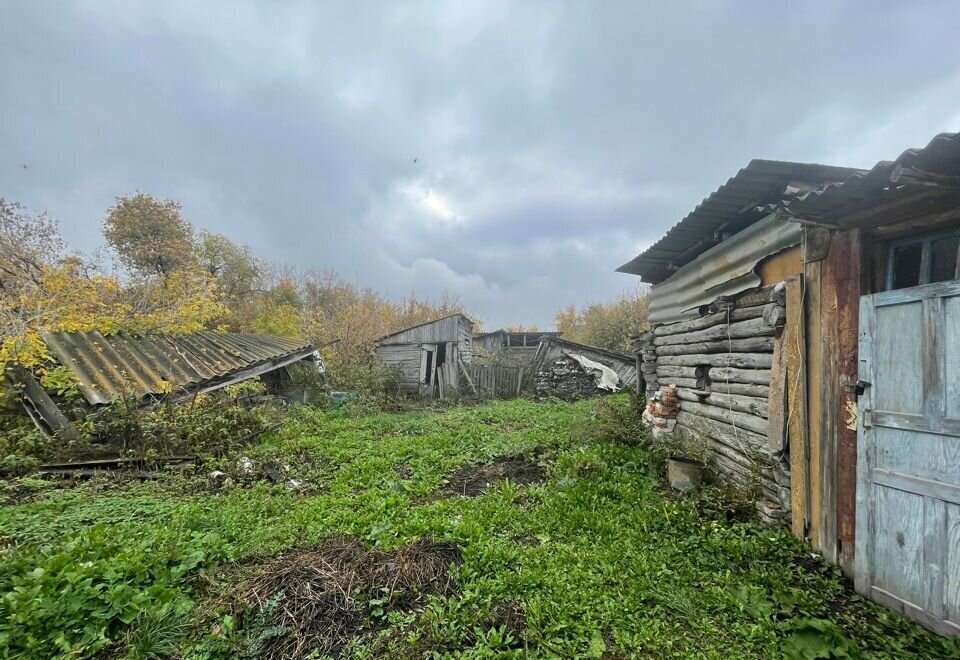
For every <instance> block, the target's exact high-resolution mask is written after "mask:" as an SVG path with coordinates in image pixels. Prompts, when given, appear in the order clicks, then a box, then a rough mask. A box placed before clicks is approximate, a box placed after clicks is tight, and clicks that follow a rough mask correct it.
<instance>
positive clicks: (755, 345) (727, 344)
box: [657, 336, 773, 355]
mask: <svg viewBox="0 0 960 660" xmlns="http://www.w3.org/2000/svg"><path fill="white" fill-rule="evenodd" d="M772 352H773V337H772V336H768V337H749V338H745V339H732V340H730V341H727V340H726V339H723V340H719V341H707V342H697V343H694V344H666V345H663V346H658V347H657V355H690V354H697V353H772Z"/></svg>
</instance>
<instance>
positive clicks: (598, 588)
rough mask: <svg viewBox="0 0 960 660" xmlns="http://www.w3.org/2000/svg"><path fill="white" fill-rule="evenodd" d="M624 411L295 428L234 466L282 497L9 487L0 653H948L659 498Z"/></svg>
mask: <svg viewBox="0 0 960 660" xmlns="http://www.w3.org/2000/svg"><path fill="white" fill-rule="evenodd" d="M627 405H628V403H627V401H626V399H622V398H621V399H617V400H615V401H613V402H612V404H611V403H610V402H605V403H597V402H583V403H577V404H563V403H555V404H534V403H530V402H527V401H513V402H505V403H490V404H486V405H483V406H479V407H472V408H458V409H452V410H449V411H426V412H411V413H404V414H359V413H352V412H351V411H349V410H341V411H335V412H327V413H321V412H311V411H307V412H300V413H298V414H297V415H295V416H294V419H292V420H291V421H290V422H288V423H287V424H286V425H285V426H284V427H283V429H282V430H281V431H279V432H277V433H276V434H274V435H273V436H272V437H270V438H269V439H268V440H267V441H266V442H265V443H264V444H263V445H261V446H258V447H256V448H255V449H251V450H250V452H248V453H247V454H246V456H249V457H250V458H251V459H252V460H253V462H254V464H255V465H256V466H261V465H266V464H270V463H276V464H277V465H278V466H280V469H281V470H282V471H283V472H284V479H287V478H289V479H295V480H297V482H298V483H297V484H295V486H296V488H295V489H291V488H288V487H287V486H286V485H283V484H276V485H274V484H271V483H270V482H269V481H268V480H266V479H263V478H261V477H260V476H258V475H259V467H258V468H255V469H254V470H252V471H251V473H250V474H247V473H246V470H244V469H239V470H238V469H237V466H236V458H238V457H234V458H233V459H232V460H230V461H222V462H221V464H219V466H218V467H220V468H221V469H222V470H223V471H224V472H225V473H227V474H228V475H229V479H230V481H232V482H234V483H233V485H232V486H229V485H228V486H227V487H223V486H221V485H215V484H211V483H210V481H209V480H208V478H207V477H206V473H207V472H209V471H210V470H211V469H212V467H211V466H209V465H207V466H205V467H204V468H203V473H202V474H199V475H189V474H171V475H170V476H169V477H166V478H163V479H160V480H157V481H153V482H147V483H139V482H128V483H115V482H107V481H97V482H90V483H87V484H84V485H81V486H78V487H75V488H72V489H66V490H64V489H54V488H52V487H50V486H48V485H45V484H44V483H42V482H36V481H30V480H28V481H25V482H20V483H15V484H14V483H8V484H6V486H5V490H4V493H5V497H7V498H8V500H10V501H11V502H20V503H11V504H8V505H7V506H4V507H2V508H0V553H2V554H0V594H2V596H0V598H2V601H0V656H2V657H23V658H49V657H57V656H60V655H62V656H63V657H85V656H96V655H98V654H100V655H102V656H103V657H139V658H146V657H186V658H194V659H201V658H232V657H258V656H259V657H283V655H284V654H285V653H290V652H291V651H290V650H291V649H292V648H294V647H295V646H296V648H300V649H302V648H305V647H310V646H311V645H312V646H313V647H314V648H316V649H318V650H317V651H315V652H314V654H313V655H312V656H310V657H323V654H324V653H325V652H326V653H328V654H331V655H340V656H343V657H391V658H392V657H424V656H426V657H431V656H459V657H490V656H493V655H497V654H507V655H510V654H512V655H513V656H514V657H525V656H533V657H606V658H619V657H653V658H661V657H681V658H687V657H704V658H749V657H797V658H816V657H898V658H899V657H923V658H940V657H960V646H958V645H957V644H956V643H952V642H947V641H945V640H941V639H939V638H937V637H935V636H933V635H931V634H928V633H926V632H925V631H924V630H923V629H922V628H919V627H918V626H916V625H914V624H912V623H910V622H908V621H906V620H905V619H903V618H901V617H899V616H897V615H894V614H892V613H890V612H888V611H886V610H884V609H882V608H879V607H876V606H874V605H872V604H870V603H866V602H864V601H863V600H861V599H860V598H858V597H856V596H855V595H853V594H852V593H851V592H850V590H849V587H848V586H847V585H846V584H845V583H844V582H843V581H842V580H841V579H840V578H839V576H838V574H837V572H836V571H834V570H833V569H831V568H829V567H826V566H824V565H822V564H821V563H819V562H818V561H816V560H815V559H812V558H811V557H810V555H809V554H808V553H806V552H805V549H804V547H803V546H802V545H801V544H799V543H797V542H796V541H794V540H793V539H792V537H791V536H789V534H787V533H786V532H784V531H781V530H771V529H765V528H761V527H759V526H756V525H754V524H752V523H748V522H742V521H740V517H739V516H736V515H730V512H731V509H730V508H729V504H728V502H727V500H726V499H725V498H723V497H721V495H720V494H718V493H717V492H714V491H712V490H708V491H705V492H703V493H701V494H698V495H696V496H688V497H678V496H674V495H672V494H670V493H668V492H666V491H665V490H664V488H663V484H662V476H661V465H660V461H659V460H658V459H657V457H656V454H655V453H654V452H652V451H651V450H650V449H649V448H647V447H645V446H644V445H642V444H624V443H620V442H612V441H610V437H611V436H616V435H623V432H622V426H620V425H621V424H622V423H623V422H622V420H623V418H624V417H625V415H623V411H624V410H625V409H626V408H627ZM498 457H499V459H500V460H498ZM504 457H509V460H504ZM285 467H288V468H289V469H285ZM504 476H507V477H510V476H512V477H513V479H512V480H511V479H509V478H508V479H505V480H503V479H502V477H504ZM488 482H490V483H491V485H490V486H489V487H487V488H485V489H483V490H482V492H480V491H481V488H482V487H483V486H484V485H485V484H486V483H488ZM520 482H523V483H520ZM298 613H299V614H298ZM298 615H299V616H300V618H299V619H297V618H296V617H297V616H298ZM291 617H292V618H291ZM831 650H832V652H833V653H834V654H836V655H835V656H831V655H830V653H831Z"/></svg>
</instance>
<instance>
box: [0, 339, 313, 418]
mask: <svg viewBox="0 0 960 660" xmlns="http://www.w3.org/2000/svg"><path fill="white" fill-rule="evenodd" d="M43 340H44V342H45V343H46V345H47V347H48V348H49V349H50V352H51V354H52V355H53V356H54V357H55V358H56V360H57V362H59V363H60V364H61V365H62V366H64V367H66V368H67V369H69V371H70V373H71V375H72V376H73V378H74V379H75V380H76V382H77V387H78V389H79V391H80V393H81V394H82V395H83V398H84V399H85V401H86V403H87V404H88V405H89V406H90V407H91V408H96V407H100V406H103V405H106V404H109V403H110V402H111V401H114V400H116V399H118V398H120V397H124V396H126V397H134V398H137V399H139V400H140V402H141V403H142V404H144V405H146V404H149V403H150V402H152V401H154V400H156V399H157V398H158V397H161V396H162V397H165V398H168V399H169V398H172V399H173V400H174V401H176V400H181V399H184V398H187V397H191V396H193V395H196V394H201V393H204V392H210V391H213V390H217V389H220V388H223V387H227V386H228V385H232V384H235V383H239V382H242V381H245V380H249V379H251V378H256V377H262V378H263V379H264V380H265V382H267V383H268V385H271V384H272V385H273V386H274V390H277V389H279V387H280V385H281V384H282V383H283V382H284V381H285V379H286V378H287V375H286V367H288V366H289V365H291V364H293V363H295V362H300V361H308V362H310V363H312V364H313V365H314V367H315V368H316V369H317V370H319V371H320V372H321V373H322V372H323V361H322V359H321V357H320V354H319V352H318V351H317V350H316V349H315V348H314V347H313V345H312V344H310V343H309V342H306V341H304V340H300V339H290V338H287V337H275V336H272V335H259V334H241V333H217V332H196V333H191V334H185V335H160V334H158V335H145V336H133V335H129V334H125V333H119V334H114V335H104V334H101V333H100V332H56V333H44V334H43ZM12 373H13V375H14V378H16V380H17V381H19V385H20V386H21V387H22V391H23V394H22V397H21V400H22V402H23V405H24V407H25V408H26V410H27V413H28V414H29V415H30V417H31V418H32V419H33V420H34V422H35V423H36V424H37V425H38V426H39V427H40V428H41V429H44V430H47V431H68V432H69V430H70V426H69V420H67V418H66V417H65V415H64V414H63V413H62V412H61V410H60V409H59V407H58V406H57V404H56V402H55V401H54V399H53V398H52V397H51V396H50V393H48V392H46V391H45V390H44V389H43V388H42V387H41V386H40V384H39V382H38V381H37V380H36V378H35V377H34V376H33V375H32V374H31V373H30V372H28V371H26V370H24V369H16V370H14V371H13V372H12Z"/></svg>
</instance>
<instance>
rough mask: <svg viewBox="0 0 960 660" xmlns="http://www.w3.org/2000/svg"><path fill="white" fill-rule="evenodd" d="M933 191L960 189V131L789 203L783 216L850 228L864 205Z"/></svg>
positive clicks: (782, 207)
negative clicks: (847, 223) (852, 217)
mask: <svg viewBox="0 0 960 660" xmlns="http://www.w3.org/2000/svg"><path fill="white" fill-rule="evenodd" d="M927 191H930V192H933V193H937V192H941V193H942V192H943V191H960V133H941V134H939V135H937V136H935V137H934V138H933V139H932V140H930V142H929V144H927V146H925V147H924V148H922V149H907V150H906V151H904V152H903V153H902V154H900V156H899V157H898V158H897V159H896V160H894V161H888V160H882V161H880V162H878V163H877V164H876V165H874V166H873V168H872V169H871V170H869V171H865V170H862V171H858V172H856V173H854V174H852V175H851V176H848V177H846V178H845V179H844V180H842V181H837V182H833V183H828V184H826V185H825V186H823V187H821V188H820V189H818V190H815V191H812V192H808V193H805V194H802V195H798V196H796V197H795V198H794V199H789V200H783V201H782V202H781V203H780V204H779V212H780V213H781V215H782V216H784V217H786V218H790V219H800V220H816V221H819V222H824V223H826V224H836V225H838V226H844V225H845V223H844V220H845V216H846V217H848V216H849V213H850V211H851V210H856V209H857V205H858V204H867V205H876V204H878V203H882V202H883V201H884V200H890V201H894V200H897V199H903V198H906V197H909V196H913V195H916V196H920V195H924V194H925V193H926V192H927Z"/></svg>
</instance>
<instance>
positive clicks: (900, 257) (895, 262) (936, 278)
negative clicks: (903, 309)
mask: <svg viewBox="0 0 960 660" xmlns="http://www.w3.org/2000/svg"><path fill="white" fill-rule="evenodd" d="M955 279H960V228H957V229H955V230H953V231H951V232H938V233H936V234H928V235H926V236H916V237H911V238H904V239H900V240H897V241H893V242H891V243H890V244H889V248H888V250H887V275H886V280H885V281H886V286H885V288H886V290H887V291H889V290H891V289H905V288H907V287H911V286H919V285H921V284H931V283H933V282H944V281H946V280H955Z"/></svg>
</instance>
